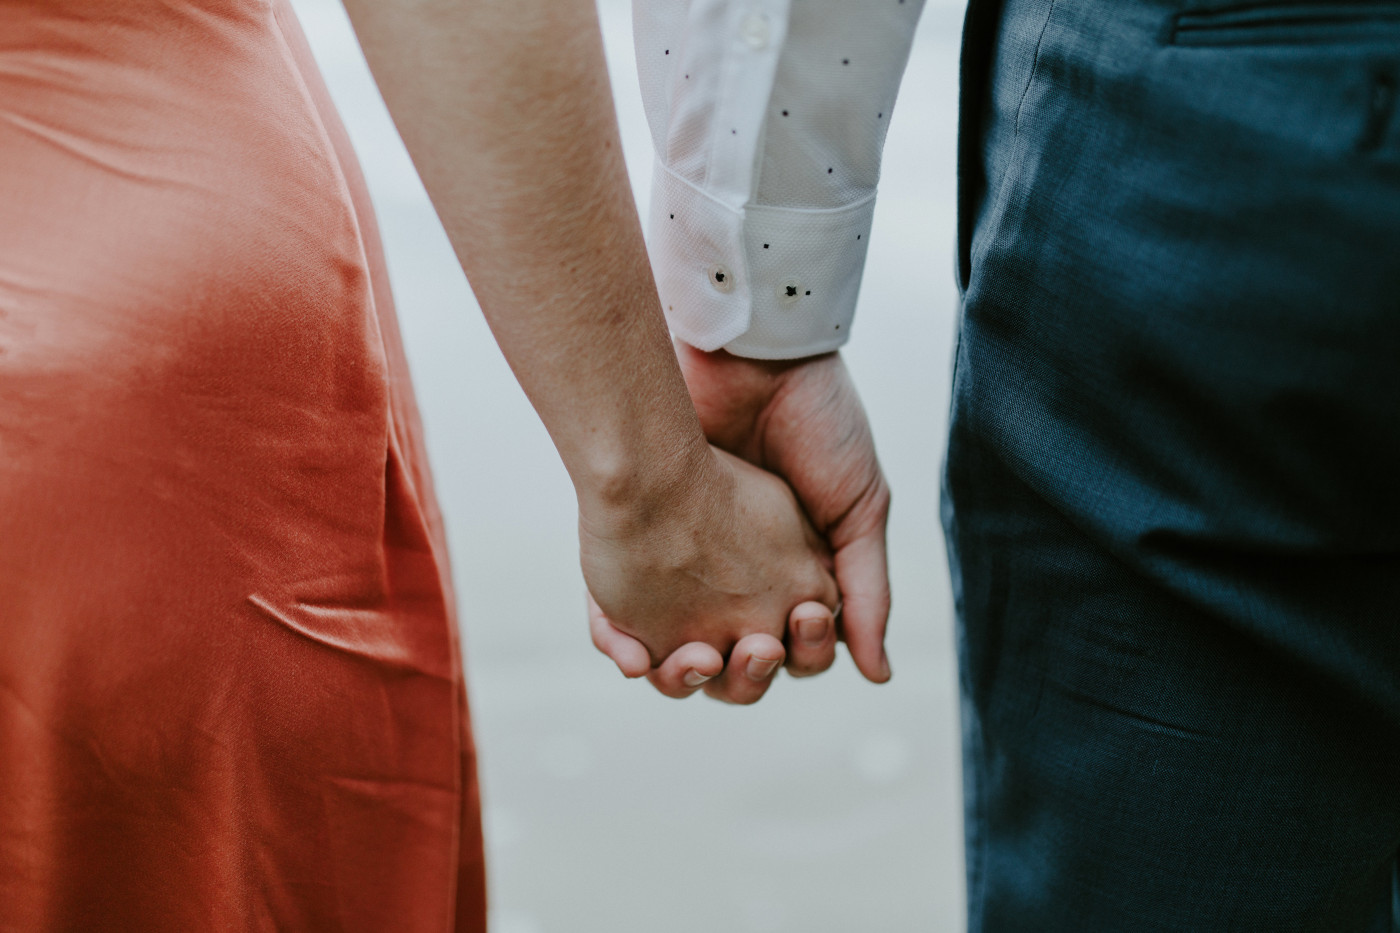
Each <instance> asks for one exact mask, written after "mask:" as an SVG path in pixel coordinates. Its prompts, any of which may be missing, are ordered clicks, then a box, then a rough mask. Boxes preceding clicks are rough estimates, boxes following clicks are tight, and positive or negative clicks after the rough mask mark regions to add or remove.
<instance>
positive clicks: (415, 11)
mask: <svg viewBox="0 0 1400 933" xmlns="http://www.w3.org/2000/svg"><path fill="white" fill-rule="evenodd" d="M346 7H347V9H348V11H349V13H350V16H351V20H352V21H353V23H354V25H355V28H356V31H357V33H358V34H359V37H360V41H361V43H362V45H363V47H364V50H365V54H366V57H367V58H368V60H369V63H370V67H371V69H372V70H373V72H374V74H375V77H376V79H377V81H378V83H379V86H380V88H381V90H382V92H383V94H384V97H385V100H386V102H387V103H388V105H389V109H390V112H391V113H392V115H393V117H394V120H395V123H396V124H397V125H398V128H399V131H400V133H401V134H402V136H403V138H404V141H405V143H406V144H407V146H408V150H409V153H410V154H411V155H412V157H413V160H414V163H415V164H416V166H417V167H418V171H419V173H420V174H421V176H422V178H423V181H424V184H425V186H426V187H427V190H428V193H429V195H430V196H431V197H432V200H433V203H434V205H435V207H436V208H437V211H438V214H439V216H440V217H441V218H442V221H443V225H444V226H445V228H446V230H447V234H448V236H449V238H450V239H451V241H452V244H453V247H454V248H455V249H456V252H457V256H458V258H459V259H460V261H461V263H462V266H463V268H464V269H465V270H466V273H467V277H468V279H469V280H470V282H471V284H472V288H473V290H474V291H475V293H476V296H477V299H478V301H479V302H480V304H481V307H482V310H483V312H484V313H485V315H486V318H487V321H488V323H489V324H490V326H491V329H492V332H493V333H494V334H495V335H496V338H497V340H498V342H499V343H500V345H501V348H502V350H503V351H504V353H505V355H506V358H507V360H508V361H509V363H510V365H511V368H512V369H513V370H514V372H515V375H516V377H517V378H518V379H519V380H520V383H521V385H522V386H523V387H524V389H525V391H526V393H527V394H528V395H529V397H530V400H531V402H532V403H533V404H534V406H535V409H536V411H538V412H539V414H540V417H541V418H542V419H543V421H544V423H545V426H546V428H547V429H548V430H549V433H550V436H551V437H552V438H553V440H554V443H555V446H556V447H557V448H558V450H559V453H560V456H561V457H562V458H563V460H564V464H565V467H566V468H567V469H568V471H569V475H570V476H571V477H572V479H573V482H574V486H575V489H576V491H577V493H578V499H579V513H580V537H581V542H582V548H583V563H584V573H585V577H586V578H587V580H588V582H589V587H590V590H591V591H592V593H593V595H594V596H595V597H596V598H597V600H598V603H599V604H600V605H601V607H602V609H603V611H604V612H606V613H607V615H608V617H609V618H610V619H612V620H613V621H614V622H615V623H617V625H618V626H619V627H620V628H622V629H623V630H625V631H628V632H630V633H631V634H634V635H637V636H638V637H639V638H641V640H642V641H643V643H644V644H646V646H647V648H648V649H649V651H650V655H651V660H652V661H653V663H655V662H658V661H660V659H662V658H664V657H665V656H666V655H667V654H668V653H669V652H670V651H671V650H672V649H674V648H676V647H678V646H679V645H681V644H682V643H683V642H685V641H688V640H691V639H700V640H704V641H706V642H709V643H710V644H712V645H715V646H716V647H717V648H719V649H720V650H721V651H728V650H729V649H730V648H731V647H732V646H733V645H734V643H735V642H736V641H737V639H738V638H739V637H741V636H742V635H744V634H746V633H748V632H767V633H768V634H772V635H776V636H777V637H779V638H781V637H782V633H783V628H784V624H785V622H786V619H787V613H788V610H790V609H792V608H793V606H795V605H797V604H798V603H800V602H802V601H804V600H808V599H817V600H819V601H820V602H823V603H825V604H826V605H827V606H833V605H835V601H836V590H835V585H834V582H833V581H832V580H831V577H830V575H829V573H828V572H827V571H826V569H825V568H824V567H823V566H822V563H821V560H820V558H819V555H820V553H821V552H820V549H821V545H820V543H819V541H818V539H817V538H816V536H815V535H814V534H813V533H812V531H811V529H810V527H809V526H808V525H807V523H806V521H805V519H804V518H803V517H802V514H801V510H800V508H798V507H797V505H796V503H795V500H793V499H792V496H791V494H790V493H789V492H788V490H787V488H786V487H785V486H784V485H783V484H782V483H780V482H778V481H776V480H775V479H773V478H772V477H771V476H770V475H768V474H766V473H763V472H761V471H757V470H755V469H753V468H750V467H748V466H747V465H744V464H742V463H740V462H739V461H736V460H734V459H732V458H728V457H727V456H724V455H720V454H717V453H716V452H714V451H713V450H712V449H711V448H710V447H709V446H708V445H707V443H706V442H705V438H704V435H703V434H702V432H701V430H700V425H699V421H698V419H697V417H696V415H695V411H694V408H693V406H692V404H691V402H690V398H689V396H688V394H687V392H686V387H685V382H684V380H683V379H682V377H681V373H680V369H679V367H678V365H677V363H676V359H675V355H674V353H673V351H672V349H671V346H670V342H669V338H668V335H667V329H666V325H665V323H664V320H663V317H662V314H661V309H660V306H659V301H658V299H657V296H656V289H655V285H654V283H653V280H652V275H651V269H650V266H649V264H648V262H647V258H646V252H645V248H644V245H643V241H642V235H641V229H640V225H639V221H638V218H637V214H636V209H635V206H634V204H633V202H632V197H631V189H630V187H629V184H628V180H627V176H626V172H625V167H624V165H623V160H622V153H621V148H620V141H619V137H618V131H617V124H616V117H615V114H614V111H613V103H612V95H611V90H610V87H609V84H608V79H607V72H606V69H605V65H604V60H603V51H602V42H601V37H600V34H599V29H598V22H597V13H596V10H595V8H594V5H593V2H592V0H346Z"/></svg>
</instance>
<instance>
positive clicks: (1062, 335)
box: [944, 0, 1400, 933]
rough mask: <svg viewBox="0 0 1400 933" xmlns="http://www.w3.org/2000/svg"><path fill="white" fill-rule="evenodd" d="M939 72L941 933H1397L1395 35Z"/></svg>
mask: <svg viewBox="0 0 1400 933" xmlns="http://www.w3.org/2000/svg"><path fill="white" fill-rule="evenodd" d="M964 51H965V54H964V72H963V76H964V85H963V113H962V122H963V132H962V147H961V169H960V185H961V197H960V204H961V208H962V219H961V223H960V231H961V237H960V249H959V277H960V284H961V286H962V288H963V289H964V302H963V309H962V320H961V329H960V336H959V346H958V351H957V358H956V369H955V375H954V389H953V403H952V415H951V428H950V441H949V449H948V457H947V464H946V470H945V490H944V519H945V527H946V531H947V536H948V543H949V553H950V562H951V566H952V570H953V580H954V592H955V597H956V601H957V608H958V613H959V650H960V661H961V678H962V694H963V717H964V752H965V765H966V805H967V810H966V818H967V870H968V883H969V918H970V928H971V929H972V930H973V931H981V933H1001V931H1012V930H1018V931H1019V930H1036V931H1041V933H1047V931H1058V930H1066V931H1070V930H1073V931H1116V930H1125V931H1126V930H1132V931H1145V930H1189V931H1194V933H1209V931H1224V930H1268V931H1289V930H1299V931H1303V930H1307V931H1328V933H1348V931H1357V933H1363V931H1364V933H1386V931H1391V930H1394V929H1400V926H1397V920H1396V918H1397V917H1400V893H1397V879H1396V855H1397V851H1400V114H1397V113H1395V111H1396V109H1397V102H1396V99H1397V88H1400V2H1392V0H1384V2H1353V3H1345V4H1342V3H1297V2H1291V3H1282V2H1279V3H1265V4H1262V5H1261V4H1259V3H1257V2H1256V3H1250V4H1248V5H1243V4H1238V3H1235V4H1221V3H1210V2H1207V3H1205V4H1197V3H1192V4H1190V5H1188V4H1187V3H1185V2H1182V0H1005V2H1004V3H1000V4H998V3H996V2H994V0H973V4H972V7H971V9H970V10H969V14H968V21H967V29H966V35H965V50H964Z"/></svg>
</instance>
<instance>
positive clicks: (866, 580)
mask: <svg viewBox="0 0 1400 933" xmlns="http://www.w3.org/2000/svg"><path fill="white" fill-rule="evenodd" d="M836 579H837V582H839V583H840V584H841V597H842V609H841V623H840V628H841V638H842V639H843V640H844V641H845V642H846V645H847V647H849V648H850V649H851V659H852V660H853V661H855V662H856V667H857V668H858V669H859V670H860V672H861V673H862V674H864V675H865V679H866V680H869V681H871V682H873V683H877V684H882V683H884V682H885V681H887V680H889V679H890V661H889V657H888V656H887V655H886V654H885V626H886V625H887V624H888V622H889V618H890V577H889V568H888V564H887V561H886V556H885V534H884V528H883V527H881V528H880V529H878V530H875V531H872V532H871V533H870V534H868V535H865V536H863V537H860V538H854V539H852V540H851V541H849V542H848V543H846V545H845V546H844V547H842V548H841V549H840V550H839V551H837V552H836Z"/></svg>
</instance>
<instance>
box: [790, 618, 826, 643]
mask: <svg viewBox="0 0 1400 933" xmlns="http://www.w3.org/2000/svg"><path fill="white" fill-rule="evenodd" d="M826 632H827V625H826V619H825V618H824V617H821V616H818V617H815V618H811V619H798V620H797V637H798V638H800V639H802V640H803V641H804V642H806V643H807V644H809V645H820V644H821V643H822V642H824V641H826Z"/></svg>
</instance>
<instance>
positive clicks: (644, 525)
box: [570, 425, 723, 538]
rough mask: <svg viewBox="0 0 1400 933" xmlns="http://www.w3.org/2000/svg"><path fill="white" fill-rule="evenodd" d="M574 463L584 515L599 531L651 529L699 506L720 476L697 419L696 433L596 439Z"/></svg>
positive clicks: (627, 533)
mask: <svg viewBox="0 0 1400 933" xmlns="http://www.w3.org/2000/svg"><path fill="white" fill-rule="evenodd" d="M580 459H581V461H582V462H581V463H580V464H579V465H578V466H577V467H576V468H575V469H571V471H570V473H571V475H572V477H573V480H574V488H575V491H576V492H577V494H578V503H579V517H580V521H581V522H583V523H585V524H586V525H587V530H588V531H589V532H590V533H592V534H594V535H598V536H600V537H607V538H619V537H633V536H636V535H638V534H643V533H650V532H652V531H654V530H656V529H658V528H659V527H662V526H665V525H666V524H668V523H670V522H672V521H674V520H676V519H677V517H679V516H682V515H684V514H685V513H687V512H688V511H690V510H692V509H693V508H694V507H695V503H696V502H698V501H700V500H702V499H703V498H704V496H705V493H706V491H713V490H714V489H716V488H717V486H718V484H719V483H720V482H722V479H723V477H722V476H721V475H720V474H721V472H722V471H721V470H720V468H719V465H718V464H717V463H716V461H715V457H714V454H713V453H712V452H711V450H710V446H709V444H708V443H706V441H705V439H704V436H703V435H702V434H701V433H700V431H699V427H698V425H697V426H696V427H695V430H694V432H693V434H692V433H691V432H690V431H686V432H684V433H682V432H681V431H680V430H679V429H672V430H670V431H665V430H663V431H662V432H661V436H659V437H656V438H653V439H648V440H647V441H646V442H638V441H636V440H633V441H632V442H631V443H627V444H623V445H619V446H618V447H616V448H615V449H608V446H607V445H595V446H594V447H593V448H592V449H591V450H589V451H587V452H586V453H585V454H584V455H583V456H582V457H581V458H580Z"/></svg>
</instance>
